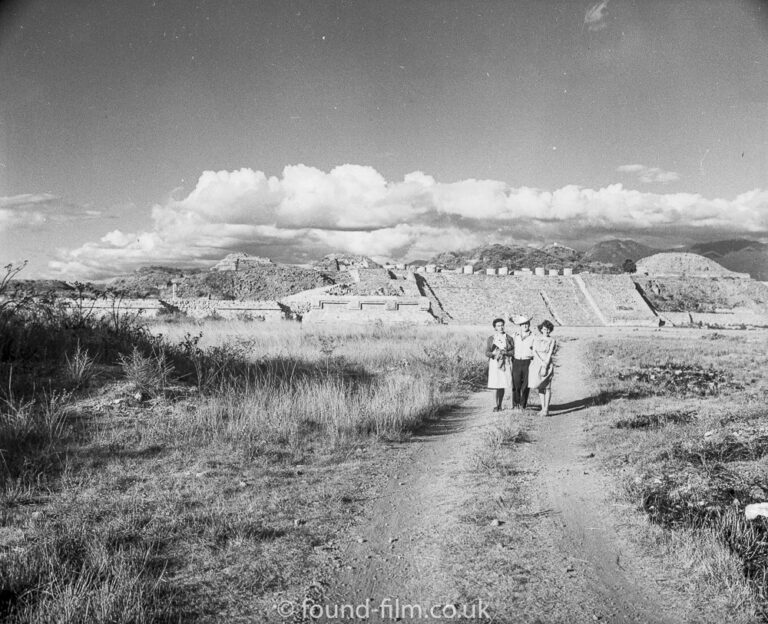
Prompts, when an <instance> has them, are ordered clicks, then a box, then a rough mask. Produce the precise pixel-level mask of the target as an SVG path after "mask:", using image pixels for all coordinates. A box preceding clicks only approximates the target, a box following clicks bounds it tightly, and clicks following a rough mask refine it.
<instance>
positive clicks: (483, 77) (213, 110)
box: [0, 0, 768, 279]
mask: <svg viewBox="0 0 768 624" xmlns="http://www.w3.org/2000/svg"><path fill="white" fill-rule="evenodd" d="M736 237H747V238H753V239H756V240H761V241H764V242H768V4H766V3H763V2H758V1H756V0H690V1H688V0H602V1H599V2H595V1H593V0H589V1H581V0H530V1H525V0H504V1H500V0H407V1H402V0H387V1H386V2H382V1H380V0H354V1H341V0H334V1H331V0H328V1H326V0H303V1H292V0H274V1H265V0H27V1H25V0H16V1H10V2H9V1H0V265H4V264H6V263H9V262H20V261H23V260H27V261H28V262H29V264H28V266H27V268H26V269H25V271H24V272H23V274H22V275H23V276H25V277H28V278H30V277H54V278H61V279H101V278H106V277H110V276H113V275H116V274H119V273H124V272H127V271H131V270H134V269H136V268H137V267H140V266H147V265H166V266H189V267H191V266H209V265H212V264H213V263H214V261H215V260H218V259H220V258H222V257H223V256H225V255H226V254H228V253H231V252H238V251H244V252H247V253H250V254H253V255H260V256H267V257H270V258H272V259H273V260H274V261H279V262H293V263H305V262H308V261H311V260H312V259H316V258H319V257H322V256H323V255H325V254H327V253H330V252H347V253H353V254H364V255H368V256H371V257H373V258H374V259H377V260H380V261H381V260H393V261H408V260H413V259H417V258H419V259H426V258H429V257H431V256H432V255H434V254H436V253H438V252H441V251H446V250H453V249H462V248H469V247H474V246H477V245H481V244H487V243H494V242H500V243H507V244H532V245H543V244H546V243H550V242H554V241H557V242H559V243H561V244H566V245H571V246H573V247H576V248H579V249H584V248H586V247H588V246H589V245H591V244H593V243H594V242H597V241H600V240H606V239H610V238H634V239H635V240H638V241H640V242H645V243H646V244H651V245H655V246H660V247H662V246H666V247H669V246H674V245H681V244H688V243H692V242H697V241H704V240H718V239H723V238H736Z"/></svg>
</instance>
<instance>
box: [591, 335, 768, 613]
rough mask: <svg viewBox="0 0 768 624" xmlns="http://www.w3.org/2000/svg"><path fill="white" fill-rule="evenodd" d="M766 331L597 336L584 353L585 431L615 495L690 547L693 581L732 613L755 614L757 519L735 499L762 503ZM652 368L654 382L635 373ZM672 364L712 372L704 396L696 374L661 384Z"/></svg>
mask: <svg viewBox="0 0 768 624" xmlns="http://www.w3.org/2000/svg"><path fill="white" fill-rule="evenodd" d="M767 338H768V336H766V332H764V331H754V332H717V331H705V332H685V331H684V332H665V333H664V334H663V335H656V336H633V337H625V338H622V339H621V340H615V339H613V340H612V339H603V340H597V341H595V342H594V343H593V344H592V347H591V351H590V356H589V360H590V361H591V362H592V365H593V373H594V375H595V378H596V379H597V382H598V385H599V392H598V395H597V402H598V404H603V405H602V407H601V408H600V410H599V411H598V413H597V417H596V421H595V423H593V425H594V431H597V432H599V433H597V434H596V439H597V442H598V444H599V447H600V449H601V453H602V455H603V457H604V458H605V460H606V462H607V463H608V464H609V465H610V466H612V467H613V468H614V469H616V470H617V471H620V473H621V475H622V478H623V482H624V493H625V495H626V496H627V497H628V498H629V499H630V500H631V501H633V502H634V503H635V504H636V505H637V506H638V507H639V508H640V509H642V510H643V511H645V512H646V514H647V516H648V518H649V519H650V520H651V522H653V523H654V524H656V525H658V526H659V527H660V528H661V532H662V533H661V534H662V535H665V536H666V537H664V539H665V540H666V541H667V542H668V543H669V544H670V545H672V547H673V550H674V551H676V552H677V553H678V554H680V553H682V555H681V556H683V557H685V556H689V555H690V557H691V561H692V563H691V566H693V567H692V568H691V569H692V571H695V574H692V578H693V576H695V578H696V579H697V581H696V582H705V583H707V584H708V587H709V588H710V589H711V588H714V587H716V588H719V590H718V591H722V592H724V593H723V594H722V596H721V599H722V601H723V602H727V603H728V604H730V605H733V606H734V607H733V608H734V613H735V612H737V611H739V612H740V613H741V615H742V616H743V614H744V613H746V612H747V611H749V609H754V610H756V611H757V612H758V613H761V614H762V617H763V618H764V619H766V621H768V618H766V615H765V613H766V612H768V521H766V520H765V519H762V518H758V519H757V520H755V521H747V520H746V519H745V517H744V507H745V506H746V505H747V504H749V503H755V502H764V501H766V500H768V469H767V468H766V462H765V458H766V456H768V412H766V410H765V404H766V399H768V378H766V376H765V374H764V372H763V371H765V370H766V366H768V353H766V351H765V348H764V346H765V344H766V339H767ZM651 367H653V374H654V379H650V380H648V381H640V382H638V381H637V380H636V371H641V372H642V371H643V370H650V368H651ZM660 368H664V369H665V370H663V371H660ZM683 369H686V370H687V371H693V373H686V374H691V375H692V376H693V377H694V378H695V376H696V374H697V372H696V371H699V373H698V374H700V375H701V376H702V378H705V377H707V376H709V377H711V376H713V375H714V376H716V377H717V379H719V381H718V383H717V385H716V387H715V388H714V390H710V389H709V387H708V386H707V387H706V392H703V393H702V391H701V388H700V387H697V385H696V383H695V382H694V383H689V384H683V383H677V384H669V383H665V378H666V377H670V378H672V379H674V378H675V375H677V376H678V377H684V375H683V374H681V373H680V371H681V370H683ZM705 385H706V384H705ZM704 394H705V395H706V396H704ZM598 424H602V425H604V427H599V426H597V425H598ZM713 542H717V548H714V547H712V544H713ZM686 553H687V554H686ZM747 588H748V589H747ZM750 594H751V598H750V599H749V601H748V603H749V604H747V605H746V606H745V607H744V609H739V608H738V606H739V605H742V606H744V605H745V598H744V597H745V595H750ZM734 617H736V616H734ZM734 621H736V620H734Z"/></svg>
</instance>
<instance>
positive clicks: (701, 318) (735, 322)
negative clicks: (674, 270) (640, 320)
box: [659, 309, 768, 327]
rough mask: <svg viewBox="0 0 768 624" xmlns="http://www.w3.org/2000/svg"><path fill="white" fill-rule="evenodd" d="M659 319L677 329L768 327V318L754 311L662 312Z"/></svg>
mask: <svg viewBox="0 0 768 624" xmlns="http://www.w3.org/2000/svg"><path fill="white" fill-rule="evenodd" d="M659 317H660V318H661V319H662V320H663V321H665V322H666V323H669V324H670V325H673V326H676V327H699V326H715V327H741V326H749V327H768V316H766V315H764V314H759V313H757V312H755V311H754V310H745V309H734V310H725V311H722V312H716V313H715V312H662V313H660V314H659Z"/></svg>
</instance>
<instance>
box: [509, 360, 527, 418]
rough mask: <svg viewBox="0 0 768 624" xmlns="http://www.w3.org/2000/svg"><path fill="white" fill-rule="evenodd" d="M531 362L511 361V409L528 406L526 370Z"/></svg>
mask: <svg viewBox="0 0 768 624" xmlns="http://www.w3.org/2000/svg"><path fill="white" fill-rule="evenodd" d="M530 365H531V360H512V407H517V406H518V405H519V406H521V407H522V408H523V409H525V407H526V406H527V405H528V394H529V393H530V388H528V368H529V367H530Z"/></svg>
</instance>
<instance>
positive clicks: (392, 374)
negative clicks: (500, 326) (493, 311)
mask: <svg viewBox="0 0 768 624" xmlns="http://www.w3.org/2000/svg"><path fill="white" fill-rule="evenodd" d="M28 304H29V302H27V304H25V305H20V306H18V307H11V306H9V307H6V309H5V310H3V315H2V323H3V334H2V341H0V353H1V354H2V358H0V360H1V364H0V373H1V374H2V384H0V388H1V389H0V449H2V455H1V456H0V457H1V458H2V462H0V484H1V485H2V489H1V490H0V497H1V500H0V612H1V613H2V618H3V619H4V620H6V621H14V622H159V621H174V622H176V621H222V620H223V619H226V620H227V621H237V620H247V621H254V617H255V618H257V619H258V615H257V614H258V613H260V612H263V610H264V609H265V608H266V606H265V605H267V604H269V603H270V602H273V599H272V597H273V596H275V595H276V594H278V593H280V592H283V591H286V590H289V589H291V588H293V587H294V586H295V585H297V584H301V583H305V582H307V579H310V578H311V576H312V570H313V568H314V566H315V565H316V563H317V561H316V549H317V547H318V545H320V544H323V543H324V542H325V541H327V540H328V539H329V537H331V536H333V535H334V534H335V533H336V532H338V531H339V530H340V528H341V527H343V526H344V525H345V524H346V523H348V519H349V518H350V517H351V516H353V515H354V513H355V509H356V508H357V506H358V505H359V480H360V474H364V473H365V471H366V470H368V469H369V468H370V466H371V465H372V463H374V462H376V461H377V458H378V457H379V456H380V454H381V453H382V452H383V450H382V449H383V442H386V441H392V440H404V439H407V438H408V436H409V435H410V434H411V432H413V431H414V430H416V429H418V428H419V427H420V426H421V425H422V424H423V423H424V422H426V421H428V420H430V419H433V418H435V417H436V416H437V415H439V414H440V412H441V411H442V410H445V409H448V408H449V407H451V406H453V405H455V404H456V403H457V402H458V401H460V400H461V399H462V398H463V397H464V396H466V394H467V393H468V391H469V390H470V389H471V387H472V384H473V383H475V382H477V381H478V380H482V368H483V364H484V362H483V359H482V353H481V352H480V351H479V349H478V348H477V346H476V342H477V341H476V339H475V337H474V336H473V335H472V333H471V332H464V333H462V332H459V333H456V332H451V334H450V336H449V334H448V332H447V330H445V329H444V328H434V329H431V330H425V329H412V330H409V329H405V330H388V329H385V328H380V327H370V328H368V327H362V328H359V329H346V330H344V329H342V330H337V331H321V330H318V331H306V330H304V329H302V327H301V326H300V325H298V324H292V323H290V324H285V325H281V326H280V327H279V328H275V327H274V326H268V325H265V324H258V323H230V322H221V321H219V322H211V323H208V324H205V325H200V324H194V325H192V324H190V325H183V324H173V325H167V326H154V327H152V328H147V327H145V326H142V325H139V324H138V323H136V322H134V321H132V320H131V319H120V318H112V319H106V320H104V321H98V320H95V319H92V318H88V317H87V316H86V315H83V316H82V317H78V315H75V316H74V317H72V316H66V315H63V314H61V313H60V312H59V311H57V310H56V309H55V306H53V305H47V304H46V305H43V304H40V303H39V302H38V303H35V304H34V306H31V305H28ZM161 334H162V335H161Z"/></svg>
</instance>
